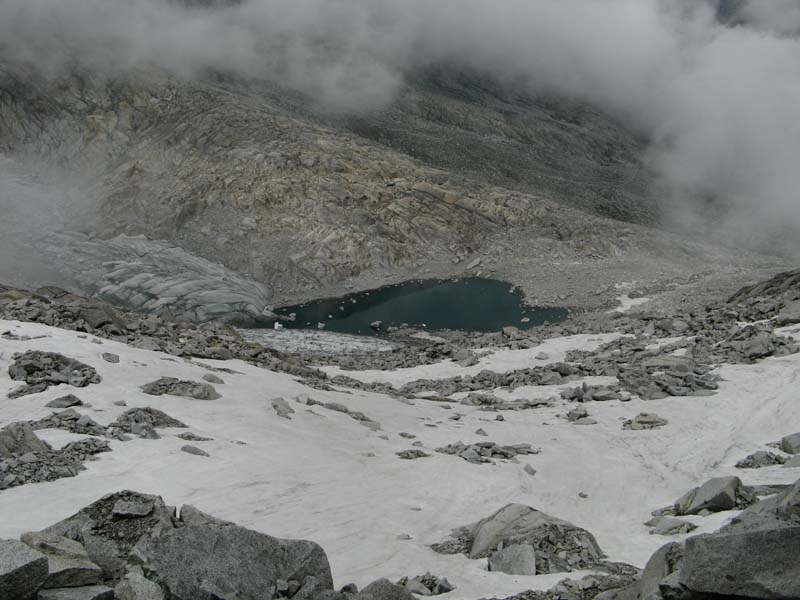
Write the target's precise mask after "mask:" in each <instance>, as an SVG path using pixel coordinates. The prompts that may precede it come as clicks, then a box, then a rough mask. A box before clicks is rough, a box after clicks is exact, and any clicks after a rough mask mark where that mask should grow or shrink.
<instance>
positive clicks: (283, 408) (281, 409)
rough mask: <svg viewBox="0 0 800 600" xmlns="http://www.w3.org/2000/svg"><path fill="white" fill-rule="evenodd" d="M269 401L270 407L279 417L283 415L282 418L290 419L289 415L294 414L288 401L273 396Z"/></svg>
mask: <svg viewBox="0 0 800 600" xmlns="http://www.w3.org/2000/svg"><path fill="white" fill-rule="evenodd" d="M270 403H271V404H272V408H273V409H274V410H275V413H276V414H277V415H278V416H279V417H283V418H284V419H291V418H292V417H291V416H290V415H293V414H294V409H293V408H292V407H291V406H289V403H288V402H286V400H285V399H283V398H273V399H272V400H271V401H270Z"/></svg>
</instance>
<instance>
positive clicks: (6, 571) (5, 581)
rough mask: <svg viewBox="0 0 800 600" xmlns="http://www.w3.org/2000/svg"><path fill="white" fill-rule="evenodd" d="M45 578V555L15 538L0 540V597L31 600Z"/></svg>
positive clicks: (9, 599)
mask: <svg viewBox="0 0 800 600" xmlns="http://www.w3.org/2000/svg"><path fill="white" fill-rule="evenodd" d="M46 579H47V557H46V556H45V555H44V554H42V553H41V552H37V551H36V550H34V549H33V548H30V547H29V546H26V545H25V544H23V543H22V542H18V541H16V540H0V598H3V599H4V600H5V599H6V598H7V599H8V600H11V599H12V598H13V599H14V600H33V599H34V598H36V592H37V591H38V590H39V588H41V587H42V585H44V582H45V580H46Z"/></svg>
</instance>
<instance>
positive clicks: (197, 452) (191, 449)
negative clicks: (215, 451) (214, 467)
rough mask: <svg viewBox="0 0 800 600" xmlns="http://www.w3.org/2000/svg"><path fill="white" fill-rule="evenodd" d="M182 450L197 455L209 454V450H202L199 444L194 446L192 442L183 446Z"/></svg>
mask: <svg viewBox="0 0 800 600" xmlns="http://www.w3.org/2000/svg"><path fill="white" fill-rule="evenodd" d="M181 450H182V451H183V452H186V453H187V454H194V455H195V456H209V454H208V452H206V451H205V450H201V449H200V448H198V447H197V446H192V445H190V444H186V445H185V446H181Z"/></svg>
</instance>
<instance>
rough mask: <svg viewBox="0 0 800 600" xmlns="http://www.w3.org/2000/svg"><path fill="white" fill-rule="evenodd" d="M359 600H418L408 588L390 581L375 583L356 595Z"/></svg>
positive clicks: (381, 580)
mask: <svg viewBox="0 0 800 600" xmlns="http://www.w3.org/2000/svg"><path fill="white" fill-rule="evenodd" d="M356 598H357V599H358V600H416V599H415V598H414V594H412V593H411V592H409V591H408V590H407V589H406V588H404V587H402V586H399V585H396V584H394V583H392V582H391V581H389V580H388V579H378V580H377V581H373V582H372V583H370V584H369V585H368V586H367V587H365V588H364V589H363V590H361V592H359V593H358V595H356Z"/></svg>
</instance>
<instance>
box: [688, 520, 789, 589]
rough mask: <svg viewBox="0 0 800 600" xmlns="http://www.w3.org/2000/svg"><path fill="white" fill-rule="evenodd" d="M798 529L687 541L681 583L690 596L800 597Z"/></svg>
mask: <svg viewBox="0 0 800 600" xmlns="http://www.w3.org/2000/svg"><path fill="white" fill-rule="evenodd" d="M798 552H800V527H788V528H784V529H769V530H764V531H747V532H743V533H733V534H711V535H699V536H696V537H692V538H689V539H688V540H686V551H685V554H684V558H683V566H682V569H681V577H680V581H681V583H682V584H683V585H684V586H685V587H686V588H687V589H688V590H689V591H690V592H691V593H692V597H700V595H702V594H714V595H716V596H721V597H736V598H764V599H765V600H766V599H786V600H789V599H790V598H795V599H796V598H800V558H799V557H798Z"/></svg>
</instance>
